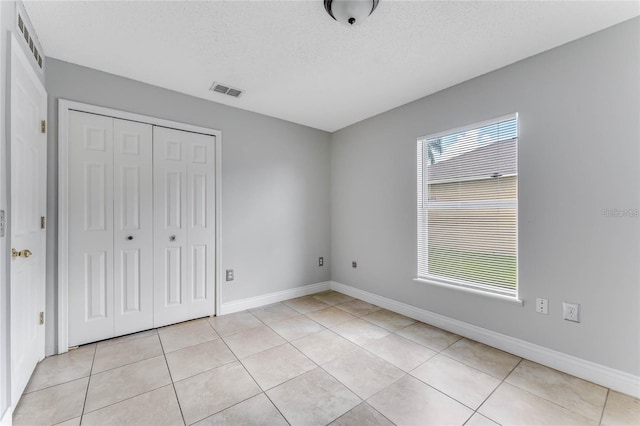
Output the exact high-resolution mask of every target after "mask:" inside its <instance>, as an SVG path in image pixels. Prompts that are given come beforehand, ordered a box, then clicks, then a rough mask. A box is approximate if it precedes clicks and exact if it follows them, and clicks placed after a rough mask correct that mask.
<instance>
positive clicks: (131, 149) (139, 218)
mask: <svg viewBox="0 0 640 426" xmlns="http://www.w3.org/2000/svg"><path fill="white" fill-rule="evenodd" d="M113 128H114V136H113V137H114V206H113V215H114V242H113V246H114V305H115V308H114V321H115V335H122V334H128V333H133V332H135V331H140V330H145V329H149V328H152V327H153V206H152V203H153V194H152V188H153V168H152V164H153V163H152V161H153V158H152V126H151V125H149V124H143V123H136V122H133V121H126V120H118V119H114V123H113Z"/></svg>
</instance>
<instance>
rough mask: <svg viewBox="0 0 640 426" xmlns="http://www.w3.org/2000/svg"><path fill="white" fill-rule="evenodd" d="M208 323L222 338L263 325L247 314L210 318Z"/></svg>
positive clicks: (239, 313)
mask: <svg viewBox="0 0 640 426" xmlns="http://www.w3.org/2000/svg"><path fill="white" fill-rule="evenodd" d="M209 323H210V324H211V326H213V328H214V329H215V330H216V332H217V333H218V334H219V335H220V336H222V337H224V336H230V335H232V334H235V333H240V332H242V331H246V330H250V329H252V328H256V327H260V326H262V325H264V324H263V323H262V321H260V320H259V319H258V318H256V317H255V316H254V315H253V314H251V313H249V312H237V313H234V314H229V315H221V316H217V317H214V318H210V319H209Z"/></svg>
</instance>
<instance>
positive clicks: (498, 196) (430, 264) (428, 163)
mask: <svg viewBox="0 0 640 426" xmlns="http://www.w3.org/2000/svg"><path fill="white" fill-rule="evenodd" d="M517 120H518V117H517V115H516V114H514V115H510V116H507V117H502V118H499V119H496V120H491V121H489V122H484V123H478V124H475V125H472V126H466V127H465V128H461V129H457V130H452V131H449V132H444V133H439V134H436V135H432V136H426V137H423V138H420V139H418V279H425V280H429V281H432V282H436V283H441V284H449V285H456V286H462V287H467V288H473V289H475V290H483V291H486V292H490V293H497V294H502V295H506V296H516V288H517V278H518V256H517V254H518V239H517V229H518V227H517V224H518V161H517V159H518V155H517V152H518V139H517V136H518V121H517Z"/></svg>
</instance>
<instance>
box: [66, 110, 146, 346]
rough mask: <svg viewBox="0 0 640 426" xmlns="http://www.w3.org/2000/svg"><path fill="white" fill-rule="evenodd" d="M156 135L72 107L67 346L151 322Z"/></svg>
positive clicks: (140, 128)
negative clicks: (152, 163) (153, 169)
mask: <svg viewBox="0 0 640 426" xmlns="http://www.w3.org/2000/svg"><path fill="white" fill-rule="evenodd" d="M151 137H152V131H151V126H150V125H146V124H141V123H135V122H129V121H124V120H117V119H113V118H110V117H104V116H100V115H95V114H88V113H83V112H76V111H71V112H70V114H69V144H68V150H69V166H68V167H69V205H68V212H69V213H68V214H69V266H68V267H69V346H76V345H79V344H83V343H87V342H94V341H97V340H101V339H107V338H110V337H113V336H115V335H120V334H126V333H130V332H133V331H138V330H144V329H147V328H151V327H152V326H153V304H152V301H151V300H152V297H153V296H152V294H153V264H152V262H153V258H152V250H153V240H152V238H153V234H152V226H153V225H152V223H153V222H152V220H153V217H152V214H153V212H152V206H151V204H152V203H151V200H152V198H151V192H152V186H151V185H152V183H151V182H152V167H151V161H152V159H151V156H152V154H151V150H152V146H151Z"/></svg>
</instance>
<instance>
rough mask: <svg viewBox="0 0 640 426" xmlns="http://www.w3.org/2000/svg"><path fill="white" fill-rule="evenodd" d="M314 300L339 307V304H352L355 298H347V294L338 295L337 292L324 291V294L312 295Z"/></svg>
mask: <svg viewBox="0 0 640 426" xmlns="http://www.w3.org/2000/svg"><path fill="white" fill-rule="evenodd" d="M312 296H313V298H314V299H318V300H319V301H321V302H324V303H326V304H327V305H332V306H333V305H337V304H339V303H344V302H350V301H352V300H353V297H351V296H347V295H346V294H342V293H338V292H337V291H333V290H329V291H324V292H322V293H316V294H313V295H312Z"/></svg>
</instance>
